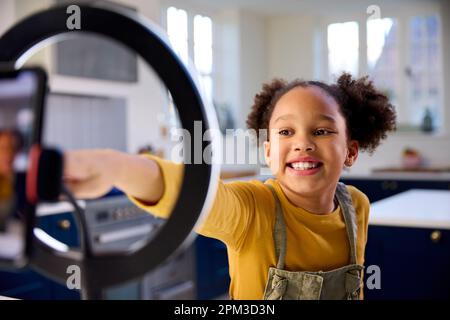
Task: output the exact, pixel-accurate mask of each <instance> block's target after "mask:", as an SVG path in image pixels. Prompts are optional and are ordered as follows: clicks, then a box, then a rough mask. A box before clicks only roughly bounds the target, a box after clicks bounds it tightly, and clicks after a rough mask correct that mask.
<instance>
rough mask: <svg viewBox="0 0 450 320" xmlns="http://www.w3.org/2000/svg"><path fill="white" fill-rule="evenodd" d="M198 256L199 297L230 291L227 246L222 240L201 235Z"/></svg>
mask: <svg viewBox="0 0 450 320" xmlns="http://www.w3.org/2000/svg"><path fill="white" fill-rule="evenodd" d="M195 246H196V256H197V299H212V298H215V297H217V296H220V295H223V294H225V293H227V292H228V288H229V285H230V277H229V272H228V257H227V248H226V246H225V244H223V243H222V242H221V241H219V240H216V239H212V238H207V237H203V236H201V235H199V236H198V237H197V239H196V240H195Z"/></svg>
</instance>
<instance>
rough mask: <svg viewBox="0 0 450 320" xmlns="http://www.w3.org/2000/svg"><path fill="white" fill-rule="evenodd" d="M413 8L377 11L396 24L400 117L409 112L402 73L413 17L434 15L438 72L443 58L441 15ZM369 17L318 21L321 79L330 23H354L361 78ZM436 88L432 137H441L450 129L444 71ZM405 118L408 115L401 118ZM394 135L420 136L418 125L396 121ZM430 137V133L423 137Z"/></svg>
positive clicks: (340, 16) (364, 70) (326, 76)
mask: <svg viewBox="0 0 450 320" xmlns="http://www.w3.org/2000/svg"><path fill="white" fill-rule="evenodd" d="M414 9H415V8H413V9H411V10H408V11H405V12H388V11H387V10H386V12H383V10H382V11H381V18H391V19H395V20H396V21H397V24H398V25H397V39H398V44H397V46H398V52H397V54H398V56H397V59H398V61H399V64H398V67H397V70H396V73H397V75H398V76H399V81H398V88H397V93H398V105H396V106H395V107H396V108H397V110H399V113H401V114H409V112H411V110H406V109H407V107H406V106H407V105H408V101H409V95H410V94H409V92H410V90H411V89H410V84H409V83H408V82H409V81H408V78H407V77H406V75H405V70H406V68H407V67H409V65H410V63H409V61H410V60H409V59H410V56H411V51H410V50H411V47H410V42H409V41H410V38H409V37H410V29H409V28H410V21H411V19H412V18H413V17H426V16H431V15H436V16H437V17H438V20H439V24H440V34H439V36H438V48H439V59H440V61H439V66H440V68H441V69H442V68H443V67H444V61H443V60H444V57H443V45H444V42H443V36H444V30H443V20H442V19H443V17H442V13H441V12H440V11H439V8H436V9H417V10H414ZM368 17H369V15H361V14H360V13H358V14H355V13H346V14H338V15H335V16H333V17H327V18H323V19H322V21H321V28H322V30H324V32H323V35H322V37H323V39H322V49H321V50H322V51H323V52H324V54H322V55H320V56H321V60H322V67H321V69H320V72H316V74H318V75H319V77H320V78H321V79H322V80H325V81H329V67H328V45H327V41H328V32H327V28H328V25H330V24H333V23H342V22H349V21H355V22H357V23H358V35H359V54H358V58H359V64H358V77H361V76H364V75H367V74H368V59H367V20H368ZM438 87H439V90H440V95H439V100H438V102H439V104H440V108H439V118H440V119H439V120H438V121H436V122H437V123H438V124H439V127H437V128H436V130H435V131H434V132H433V134H432V135H437V136H442V135H446V134H448V133H449V132H450V128H448V126H449V125H450V123H448V119H447V117H446V112H445V105H444V103H445V99H444V98H445V97H444V95H445V92H444V89H445V84H444V72H441V73H440V75H439V79H438ZM405 118H408V116H405ZM397 133H400V134H404V133H405V134H411V133H413V134H421V135H424V134H425V133H422V131H421V129H420V126H418V125H413V124H411V123H408V122H400V123H398V126H397ZM427 135H430V134H427Z"/></svg>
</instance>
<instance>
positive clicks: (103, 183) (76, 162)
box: [63, 149, 122, 199]
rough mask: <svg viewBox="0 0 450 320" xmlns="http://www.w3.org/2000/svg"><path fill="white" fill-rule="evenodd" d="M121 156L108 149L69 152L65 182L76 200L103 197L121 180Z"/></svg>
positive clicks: (65, 165) (66, 157) (65, 154)
mask: <svg viewBox="0 0 450 320" xmlns="http://www.w3.org/2000/svg"><path fill="white" fill-rule="evenodd" d="M120 155H121V154H120V152H118V151H115V150H107V149H97V150H77V151H67V152H65V153H64V173H63V182H64V183H65V185H66V186H67V188H68V189H69V190H70V191H71V192H72V193H73V194H74V196H75V197H76V198H79V199H80V198H81V199H93V198H98V197H101V196H103V195H105V194H106V193H108V192H109V191H110V190H111V189H112V188H113V187H114V184H115V183H116V181H117V179H119V178H120V175H121V167H122V166H121V165H119V159H120Z"/></svg>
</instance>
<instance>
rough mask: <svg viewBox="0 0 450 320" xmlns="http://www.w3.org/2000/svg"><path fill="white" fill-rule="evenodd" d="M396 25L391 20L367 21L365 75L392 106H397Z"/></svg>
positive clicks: (397, 64) (397, 62) (395, 22)
mask: <svg viewBox="0 0 450 320" xmlns="http://www.w3.org/2000/svg"><path fill="white" fill-rule="evenodd" d="M397 28H398V23H397V21H396V20H394V19H391V18H384V19H371V20H369V21H367V74H368V75H369V76H370V78H371V79H372V80H373V81H374V83H375V84H376V85H377V87H378V88H379V89H380V90H381V91H383V92H384V93H385V94H386V95H387V96H388V97H389V99H390V101H391V103H392V104H393V105H398V92H399V90H400V88H399V79H400V77H399V72H398V70H399V68H400V65H399V61H398V39H397Z"/></svg>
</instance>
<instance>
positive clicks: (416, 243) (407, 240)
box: [365, 226, 450, 299]
mask: <svg viewBox="0 0 450 320" xmlns="http://www.w3.org/2000/svg"><path fill="white" fill-rule="evenodd" d="M365 265H366V268H367V267H368V266H369V265H377V266H379V267H380V272H381V289H379V290H377V289H373V290H368V289H367V287H366V288H365V298H366V299H449V298H450V273H449V270H450V231H449V230H433V229H415V228H400V227H381V226H369V237H368V242H367V247H366V262H365ZM368 277H369V275H366V281H367V278H368Z"/></svg>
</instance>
